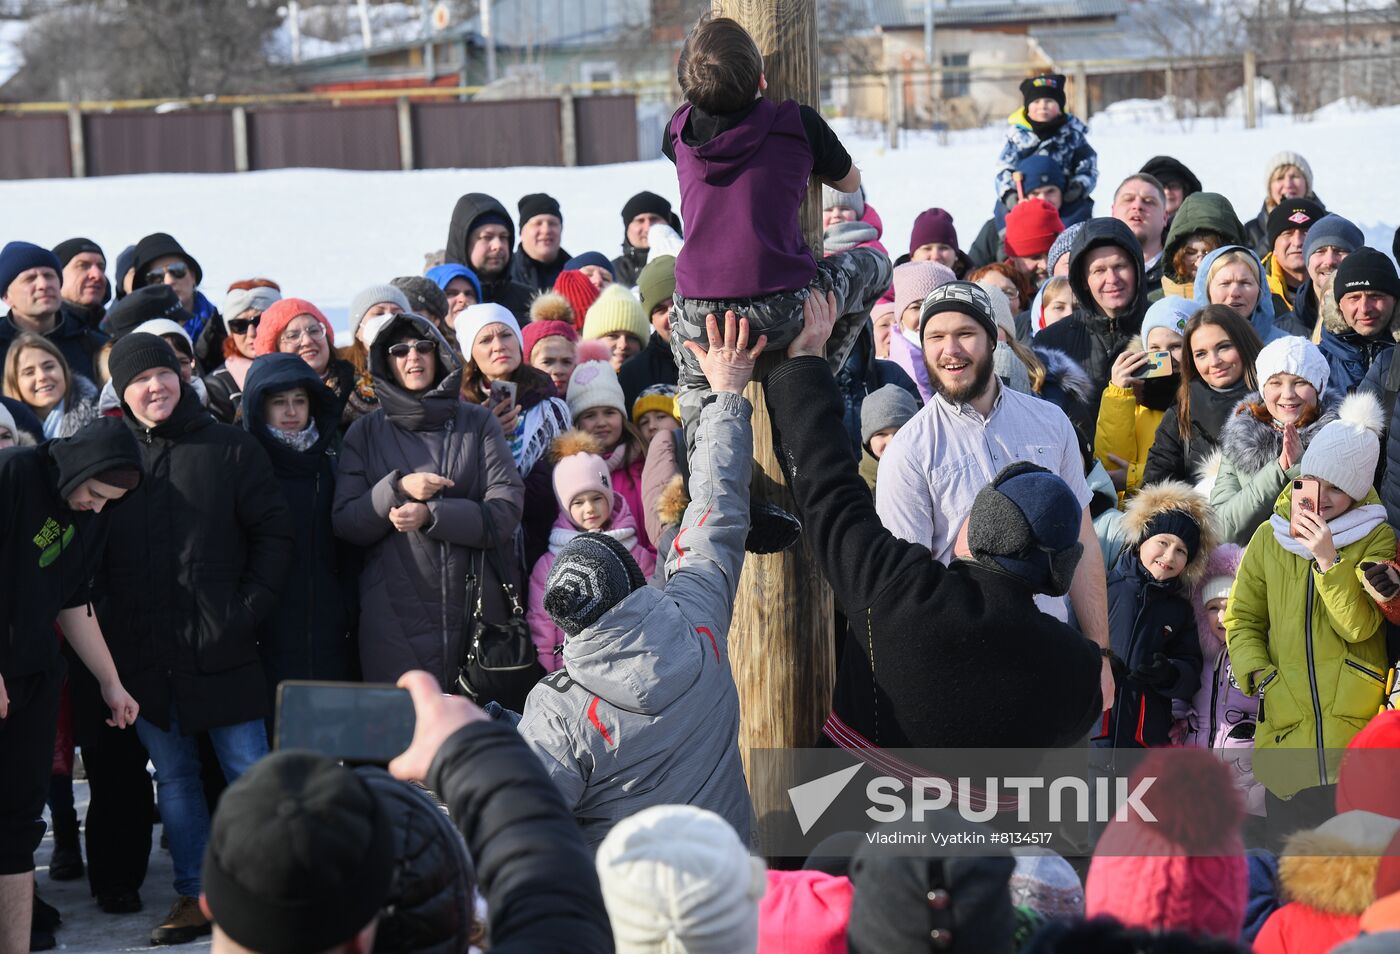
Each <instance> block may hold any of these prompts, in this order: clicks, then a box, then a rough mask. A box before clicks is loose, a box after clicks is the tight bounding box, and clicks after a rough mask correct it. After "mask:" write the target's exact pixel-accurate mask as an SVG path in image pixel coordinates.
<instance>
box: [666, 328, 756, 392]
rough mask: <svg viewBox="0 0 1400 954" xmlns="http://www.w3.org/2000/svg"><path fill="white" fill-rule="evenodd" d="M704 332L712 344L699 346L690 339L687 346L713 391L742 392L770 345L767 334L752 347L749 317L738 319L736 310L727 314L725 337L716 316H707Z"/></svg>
mask: <svg viewBox="0 0 1400 954" xmlns="http://www.w3.org/2000/svg"><path fill="white" fill-rule="evenodd" d="M705 333H706V335H707V336H708V337H709V340H710V347H709V350H708V351H707V350H706V349H704V348H702V347H700V346H699V345H698V344H696V343H695V342H694V341H687V342H686V343H685V346H686V348H688V349H690V352H691V354H693V355H695V357H696V360H698V361H699V362H700V370H701V371H703V372H704V374H705V379H706V380H707V381H709V382H710V388H711V389H712V390H714V391H724V392H728V393H730V394H743V393H744V387H745V386H746V385H747V384H748V383H749V381H750V380H751V379H752V378H753V365H754V362H755V361H757V360H758V356H759V355H760V354H762V353H763V347H764V345H766V344H768V336H767V335H759V336H758V343H757V344H756V345H754V346H753V347H752V348H750V347H749V346H748V345H749V320H748V319H747V318H736V317H735V315H734V312H732V311H726V312H725V313H724V336H723V337H721V336H720V333H719V320H718V319H717V318H715V316H714V315H706V316H705Z"/></svg>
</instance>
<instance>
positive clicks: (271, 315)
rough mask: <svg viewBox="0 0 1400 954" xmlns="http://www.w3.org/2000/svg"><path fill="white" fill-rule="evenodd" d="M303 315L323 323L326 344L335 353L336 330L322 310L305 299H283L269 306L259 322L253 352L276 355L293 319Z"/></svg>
mask: <svg viewBox="0 0 1400 954" xmlns="http://www.w3.org/2000/svg"><path fill="white" fill-rule="evenodd" d="M302 315H310V316H311V317H312V318H315V319H316V320H317V321H319V322H320V323H321V327H322V328H325V329H326V344H327V345H328V346H329V347H330V349H331V350H332V351H334V350H335V329H334V328H332V327H331V323H330V322H329V321H327V320H326V316H325V315H323V314H321V309H319V308H317V307H316V306H315V305H313V304H311V302H309V301H307V300H306V299H305V298H283V299H281V300H280V301H275V302H273V303H272V304H271V305H269V306H268V307H267V310H266V311H264V312H263V313H262V317H261V318H260V319H259V320H258V336H257V338H256V339H254V341H253V350H254V351H256V352H257V353H258V354H259V355H264V354H275V353H276V352H277V339H278V338H280V337H282V332H283V331H285V330H286V328H287V326H288V325H290V324H291V323H292V319H294V318H298V317H300V316H302Z"/></svg>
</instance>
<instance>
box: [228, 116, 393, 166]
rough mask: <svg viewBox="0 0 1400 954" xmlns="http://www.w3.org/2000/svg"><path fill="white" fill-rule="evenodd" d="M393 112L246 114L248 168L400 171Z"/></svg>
mask: <svg viewBox="0 0 1400 954" xmlns="http://www.w3.org/2000/svg"><path fill="white" fill-rule="evenodd" d="M398 123H399V121H398V114H397V112H396V110H395V107H394V106H393V105H392V104H390V105H374V106H273V107H267V108H262V109H250V110H249V111H248V166H249V168H251V169H287V168H293V167H312V168H320V169H367V170H373V169H399V168H402V167H401V165H400V161H399V124H398Z"/></svg>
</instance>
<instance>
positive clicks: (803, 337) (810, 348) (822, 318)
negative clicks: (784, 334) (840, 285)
mask: <svg viewBox="0 0 1400 954" xmlns="http://www.w3.org/2000/svg"><path fill="white" fill-rule="evenodd" d="M838 317H840V316H839V315H837V314H836V295H835V293H833V292H827V293H826V294H825V295H819V294H816V293H815V292H813V293H812V294H810V295H808V296H807V300H806V301H805V302H803V303H802V330H801V331H799V332H798V333H797V337H796V338H793V339H792V343H791V344H789V345H788V349H787V356H788V357H789V358H800V357H804V356H807V357H817V358H825V357H826V339H828V338H830V337H831V329H832V328H833V327H834V326H835V325H836V319H837V318H838Z"/></svg>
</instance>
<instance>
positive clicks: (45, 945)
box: [29, 884, 63, 951]
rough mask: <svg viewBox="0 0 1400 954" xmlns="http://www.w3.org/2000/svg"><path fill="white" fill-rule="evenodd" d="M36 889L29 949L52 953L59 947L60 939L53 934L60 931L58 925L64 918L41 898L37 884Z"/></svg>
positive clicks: (30, 923) (30, 921) (30, 920)
mask: <svg viewBox="0 0 1400 954" xmlns="http://www.w3.org/2000/svg"><path fill="white" fill-rule="evenodd" d="M35 888H36V890H35V892H34V910H33V913H32V914H31V915H30V919H29V949H30V950H31V951H52V950H53V949H54V948H55V947H57V946H58V939H57V938H55V937H54V933H53V932H54V931H56V930H58V923H59V922H60V921H61V920H63V916H62V915H60V914H59V913H58V909H57V908H55V907H54V906H53V905H52V904H49V903H47V902H46V901H44V899H43V898H41V897H39V892H38V890H37V888H38V885H37V884H36V885H35Z"/></svg>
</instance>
